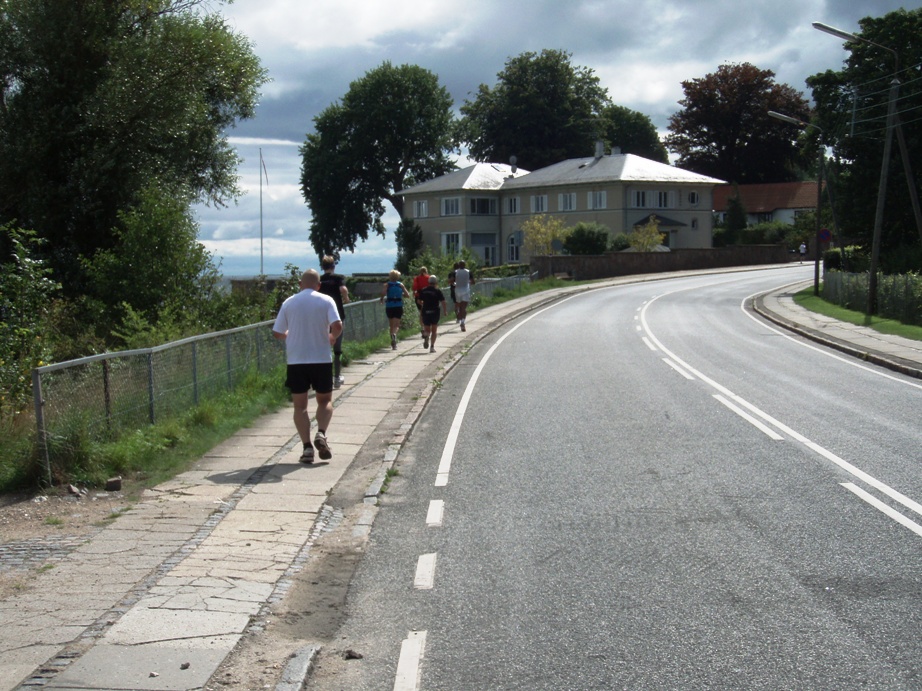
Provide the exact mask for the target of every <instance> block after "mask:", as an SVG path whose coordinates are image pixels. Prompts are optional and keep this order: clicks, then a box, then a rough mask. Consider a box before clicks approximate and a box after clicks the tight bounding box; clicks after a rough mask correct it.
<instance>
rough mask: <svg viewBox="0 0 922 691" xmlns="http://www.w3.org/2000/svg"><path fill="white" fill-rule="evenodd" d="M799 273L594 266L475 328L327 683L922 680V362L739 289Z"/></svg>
mask: <svg viewBox="0 0 922 691" xmlns="http://www.w3.org/2000/svg"><path fill="white" fill-rule="evenodd" d="M809 268H810V267H806V268H805V269H804V276H803V277H806V276H807V274H808V273H809V271H808V269H809ZM803 277H801V276H800V275H799V274H796V275H795V272H792V271H791V270H790V269H785V270H782V271H778V272H773V271H764V272H761V271H760V272H752V273H746V274H726V275H717V276H714V275H712V276H701V277H692V278H680V279H673V280H664V281H656V282H651V283H644V284H636V285H629V286H620V287H615V288H606V289H599V290H595V291H591V292H588V293H585V294H581V295H578V296H576V297H571V298H568V299H565V300H561V301H559V302H557V303H556V304H554V305H552V306H550V307H547V308H544V309H542V310H539V311H537V312H534V313H531V314H527V315H523V317H522V318H521V319H519V320H517V321H516V322H514V323H512V324H509V325H507V326H506V327H504V328H503V329H501V330H499V331H497V332H495V333H494V334H492V335H491V336H490V337H488V338H487V339H485V340H483V341H481V342H480V343H478V344H477V345H476V346H475V347H473V348H472V349H471V350H470V351H469V352H468V353H466V355H465V356H464V358H463V359H462V360H461V362H460V363H459V364H458V365H456V366H455V368H454V369H453V370H452V371H451V372H450V373H449V375H448V376H447V377H446V379H445V381H444V382H443V383H442V384H441V386H440V388H439V389H438V391H437V392H436V394H435V395H434V397H433V400H432V401H431V402H430V404H429V406H428V407H427V409H426V411H425V412H424V414H423V417H422V419H421V421H420V424H419V426H418V427H417V429H416V430H415V431H414V433H413V435H412V438H411V440H410V441H409V443H408V446H407V447H406V448H405V451H404V452H403V453H402V454H401V463H400V466H399V473H400V474H399V476H398V477H396V478H394V480H393V482H392V483H391V486H390V489H389V490H388V492H387V493H386V494H385V495H384V498H383V501H382V507H381V510H380V512H379V514H378V517H377V519H376V522H375V525H374V529H373V531H372V534H371V539H370V542H369V546H368V552H367V555H366V556H365V558H364V560H363V563H362V565H361V567H360V568H359V571H358V573H357V575H356V578H355V580H354V582H353V585H352V588H351V590H350V597H349V603H348V604H349V606H348V618H347V619H346V623H345V624H344V626H343V628H342V631H341V636H342V641H343V645H350V646H351V647H352V648H353V649H354V650H355V651H357V652H359V653H360V654H361V655H362V659H361V661H360V662H358V661H357V662H356V663H355V664H352V665H349V664H345V665H340V666H338V667H337V668H336V670H335V671H336V673H335V675H330V674H320V675H318V676H317V677H315V678H314V679H313V680H311V682H310V683H309V686H308V688H315V689H326V688H343V689H346V688H348V689H401V690H403V689H414V688H419V689H422V690H424V691H429V690H431V689H452V690H455V691H459V690H467V689H622V688H623V689H638V688H650V689H690V688H695V689H698V688H770V689H778V688H786V689H849V688H886V689H900V688H907V689H909V688H920V687H922V635H920V634H922V506H920V505H919V504H917V503H916V502H922V473H920V467H922V444H920V436H922V435H920V429H922V427H920V420H922V386H920V384H919V382H918V381H917V380H912V379H909V378H905V377H902V376H900V375H894V374H893V373H892V372H889V371H885V370H880V369H877V368H875V367H873V366H869V365H865V364H863V363H860V362H859V361H856V360H854V359H851V358H848V357H844V356H841V355H837V354H835V353H833V352H831V351H826V350H824V349H822V348H819V347H817V346H816V345H814V344H810V343H807V342H806V341H802V340H800V339H798V338H796V337H793V336H791V335H789V334H787V333H785V332H782V331H781V330H779V329H777V328H776V327H774V326H770V325H768V324H767V323H765V322H763V321H762V320H760V319H758V318H756V317H753V316H751V315H750V314H749V313H748V312H747V311H746V310H745V309H744V303H745V300H746V298H747V297H748V296H751V295H753V294H755V293H757V292H762V291H764V290H768V289H770V288H773V287H777V286H779V285H782V284H784V283H787V282H791V281H793V280H795V279H797V278H803Z"/></svg>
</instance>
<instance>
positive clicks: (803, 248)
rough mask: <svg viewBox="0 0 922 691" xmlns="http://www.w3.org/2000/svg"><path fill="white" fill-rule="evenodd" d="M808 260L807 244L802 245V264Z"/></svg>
mask: <svg viewBox="0 0 922 691" xmlns="http://www.w3.org/2000/svg"><path fill="white" fill-rule="evenodd" d="M806 258H807V243H805V242H802V243H800V263H801V264H803V262H804V259H806Z"/></svg>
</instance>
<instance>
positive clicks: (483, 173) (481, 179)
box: [401, 163, 528, 194]
mask: <svg viewBox="0 0 922 691" xmlns="http://www.w3.org/2000/svg"><path fill="white" fill-rule="evenodd" d="M527 173H528V171H527V170H521V169H516V170H515V171H513V168H512V166H509V165H506V164H505V163H475V164H474V165H471V166H468V167H467V168H462V169H461V170H456V171H454V172H451V173H446V174H445V175H441V176H439V177H437V178H433V179H432V180H427V181H426V182H421V183H420V184H418V185H414V186H413V187H410V188H408V189H405V190H403V191H402V192H401V194H432V193H434V192H435V193H437V192H453V191H457V190H498V189H499V188H500V187H502V185H503V182H504V181H505V180H506V179H507V178H509V177H510V176H512V177H517V176H523V175H526V174H527Z"/></svg>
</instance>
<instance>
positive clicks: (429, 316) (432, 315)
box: [422, 310, 442, 326]
mask: <svg viewBox="0 0 922 691" xmlns="http://www.w3.org/2000/svg"><path fill="white" fill-rule="evenodd" d="M441 314H442V313H441V312H439V311H438V310H433V311H431V312H422V317H423V326H435V325H436V324H438V323H439V317H440V316H441Z"/></svg>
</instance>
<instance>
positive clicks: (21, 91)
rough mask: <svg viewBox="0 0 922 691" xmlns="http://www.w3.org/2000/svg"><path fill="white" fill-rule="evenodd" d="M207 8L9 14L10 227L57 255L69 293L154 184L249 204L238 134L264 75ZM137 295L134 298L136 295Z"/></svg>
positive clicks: (6, 143)
mask: <svg viewBox="0 0 922 691" xmlns="http://www.w3.org/2000/svg"><path fill="white" fill-rule="evenodd" d="M207 7H208V3H206V2H205V1H204V0H81V1H80V2H73V1H72V0H16V2H5V3H3V4H2V12H0V37H2V40H0V43H2V44H3V48H2V49H0V221H3V220H6V221H9V220H11V219H16V220H17V221H18V223H19V224H20V225H22V226H24V227H29V228H33V229H35V231H36V232H37V233H38V235H39V237H42V238H44V239H46V240H48V243H47V244H46V245H45V249H46V250H48V256H49V259H50V262H51V266H52V268H53V269H54V270H55V275H56V276H57V277H59V278H60V279H61V280H62V282H63V283H64V287H65V290H66V291H67V293H68V294H69V295H75V294H80V293H81V292H83V291H84V289H85V288H86V287H87V286H86V276H85V275H84V274H83V273H82V272H81V267H82V266H83V261H82V260H83V259H85V258H90V257H92V255H93V254H94V253H95V252H96V251H98V250H104V251H105V250H111V249H112V248H113V247H114V246H115V245H116V243H117V239H118V233H117V230H118V229H119V228H120V227H121V223H122V221H121V220H120V218H121V214H124V213H125V212H127V211H128V210H129V209H132V208H135V207H136V206H137V204H138V203H139V200H140V197H141V195H142V190H144V189H146V188H148V186H149V185H150V183H151V181H152V180H162V181H164V183H165V184H167V185H168V186H169V188H170V189H177V188H184V189H185V190H186V191H187V193H188V195H189V197H190V198H191V199H195V200H201V201H207V202H211V203H217V204H220V203H224V202H225V201H227V200H229V199H231V198H233V197H235V196H236V195H237V194H238V190H237V186H236V185H237V175H236V166H237V163H238V159H237V156H236V154H235V153H234V151H233V150H232V149H231V147H230V145H229V144H228V141H227V137H226V133H225V132H226V129H227V128H229V127H231V126H232V125H233V124H234V123H235V122H236V120H237V119H240V118H248V117H251V116H252V115H253V113H254V110H255V107H256V101H257V96H258V89H259V87H260V86H261V85H262V84H263V83H264V82H265V80H266V76H265V72H264V70H263V69H262V68H261V67H260V65H259V61H258V59H257V58H256V57H255V55H254V54H253V52H252V50H251V47H250V45H249V43H248V41H247V40H246V39H245V38H244V37H242V36H240V35H237V34H235V33H234V32H233V31H232V30H231V29H230V28H229V27H228V26H227V24H226V23H225V21H224V19H223V18H221V17H220V16H219V15H217V14H208V13H206V12H204V11H203V9H202V8H207ZM125 297H126V299H128V300H130V299H131V295H130V294H129V295H126V296H125Z"/></svg>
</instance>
